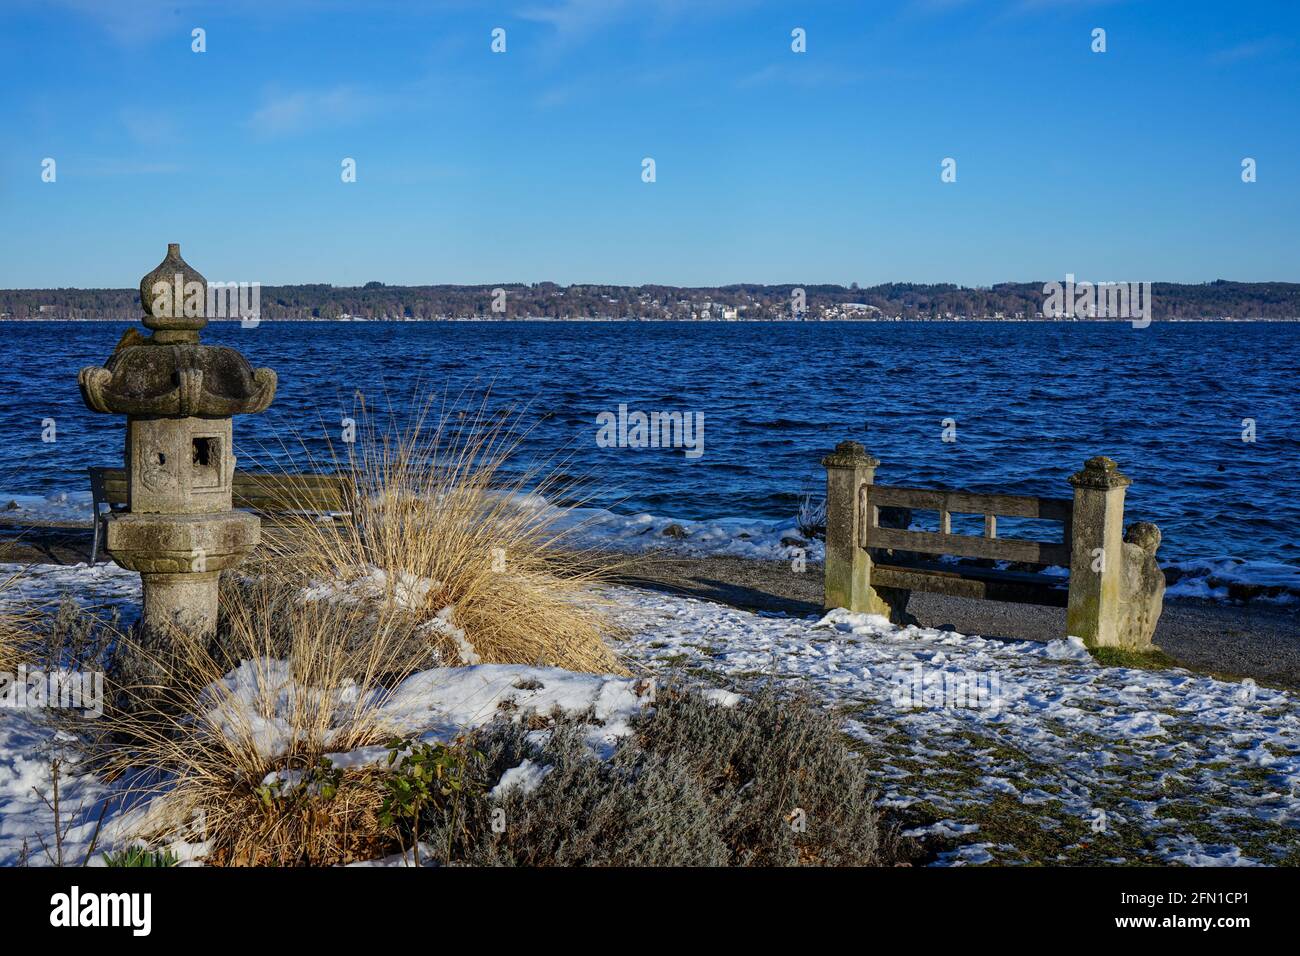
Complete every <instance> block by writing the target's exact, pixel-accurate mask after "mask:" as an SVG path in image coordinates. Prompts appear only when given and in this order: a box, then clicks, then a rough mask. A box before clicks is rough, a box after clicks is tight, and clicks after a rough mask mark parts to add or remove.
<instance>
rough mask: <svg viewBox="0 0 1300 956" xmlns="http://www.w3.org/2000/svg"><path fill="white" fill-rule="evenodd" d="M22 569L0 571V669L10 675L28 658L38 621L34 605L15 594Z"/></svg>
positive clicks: (30, 653) (38, 617)
mask: <svg viewBox="0 0 1300 956" xmlns="http://www.w3.org/2000/svg"><path fill="white" fill-rule="evenodd" d="M22 574H23V571H22V569H21V568H18V569H15V570H0V672H4V673H8V674H12V673H14V672H15V671H16V670H17V668H18V665H19V664H22V663H24V662H26V661H28V660H30V658H31V655H32V649H33V645H34V643H35V642H36V639H37V637H36V627H37V625H38V623H39V621H40V614H39V612H38V609H37V608H34V607H32V606H31V605H30V604H28V603H27V602H25V601H23V600H22V598H21V597H20V595H19V594H18V585H19V583H20V582H21V580H22Z"/></svg>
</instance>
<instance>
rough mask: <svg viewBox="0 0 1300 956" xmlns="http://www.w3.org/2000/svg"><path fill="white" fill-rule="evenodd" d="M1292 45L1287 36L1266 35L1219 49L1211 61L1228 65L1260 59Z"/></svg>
mask: <svg viewBox="0 0 1300 956" xmlns="http://www.w3.org/2000/svg"><path fill="white" fill-rule="evenodd" d="M1290 45H1291V41H1290V40H1288V39H1286V38H1285V37H1279V36H1270V37H1264V38H1262V39H1259V40H1250V41H1247V42H1245V43H1238V44H1237V45H1236V46H1232V47H1228V48H1227V49H1226V50H1219V51H1217V52H1216V53H1213V54H1212V55H1211V56H1210V62H1211V63H1217V64H1219V65H1221V66H1226V65H1228V64H1231V63H1242V62H1244V61H1247V60H1258V59H1259V58H1260V57H1265V56H1271V55H1272V54H1274V53H1280V52H1282V51H1283V50H1285V49H1286V48H1287V47H1289V46H1290Z"/></svg>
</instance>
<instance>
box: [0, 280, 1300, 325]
mask: <svg viewBox="0 0 1300 956" xmlns="http://www.w3.org/2000/svg"><path fill="white" fill-rule="evenodd" d="M800 288H802V289H803V295H804V305H805V307H806V308H805V311H804V312H803V313H802V316H803V317H804V318H807V319H811V320H817V319H823V318H840V319H844V318H894V317H896V316H897V317H901V318H905V319H932V320H939V321H943V320H946V319H953V318H967V319H983V318H1004V319H1015V318H1023V317H1029V318H1033V317H1035V316H1036V315H1037V313H1038V312H1039V311H1040V310H1041V309H1042V308H1043V301H1044V294H1043V283H1041V282H1036V283H1035V282H1007V283H1001V284H998V285H994V286H991V287H989V288H982V287H974V288H969V287H964V286H957V285H951V284H937V285H933V284H921V283H910V282H891V283H886V284H884V285H877V286H870V287H864V288H859V287H858V286H857V284H856V283H854V284H853V285H850V286H847V287H845V286H840V285H808V286H795V285H793V284H791V285H756V284H742V285H728V286H718V287H714V288H703V287H697V288H683V287H679V286H667V285H642V286H613V285H570V286H560V285H557V284H556V283H554V282H537V283H532V284H523V283H502V284H499V285H424V286H393V285H385V284H383V283H382V282H368V283H366V284H365V285H363V286H356V287H350V286H331V285H323V284H319V285H290V286H263V287H262V288H261V317H262V318H263V319H267V320H271V321H275V320H309V319H343V318H348V317H353V318H361V319H371V320H390V321H400V320H403V319H422V320H439V319H441V320H447V319H465V318H480V319H522V318H540V319H641V320H647V321H652V320H720V319H740V320H759V321H763V320H768V321H770V320H775V319H789V318H792V317H793V315H794V308H795V306H794V303H795V302H796V301H797V296H796V289H800ZM498 289H503V290H504V291H505V295H504V302H503V303H502V296H500V295H499V294H498V293H497V292H496V290H498ZM1152 299H1153V301H1154V312H1155V316H1154V317H1155V318H1156V319H1172V318H1178V319H1217V318H1226V317H1230V318H1234V319H1257V318H1264V319H1296V318H1300V283H1291V282H1229V281H1226V280H1223V279H1219V280H1216V281H1214V282H1206V283H1202V284H1198V285H1191V284H1181V283H1172V282H1157V283H1154V284H1153V286H1152ZM494 303H497V304H503V305H504V311H497V310H494V308H493V306H494ZM140 311H141V309H140V302H139V292H138V291H137V290H135V289H5V290H0V318H6V319H28V318H48V319H102V320H116V321H133V320H135V319H137V318H138V317H139V315H140Z"/></svg>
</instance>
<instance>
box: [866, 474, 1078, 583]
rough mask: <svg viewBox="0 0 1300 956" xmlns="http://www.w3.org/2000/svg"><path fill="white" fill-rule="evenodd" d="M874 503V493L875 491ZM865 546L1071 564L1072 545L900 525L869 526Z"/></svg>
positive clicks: (1063, 564) (924, 552) (972, 556)
mask: <svg viewBox="0 0 1300 956" xmlns="http://www.w3.org/2000/svg"><path fill="white" fill-rule="evenodd" d="M872 498H873V501H872V504H875V503H876V502H875V501H874V498H875V494H874V492H873V494H872ZM863 531H864V540H863V542H862V546H863V547H864V548H894V549H896V550H899V551H916V552H919V553H921V554H951V555H956V556H958V557H963V558H988V559H989V560H992V561H1024V562H1026V563H1030V564H1051V565H1060V566H1063V567H1068V566H1069V564H1070V546H1069V545H1067V544H1064V543H1061V542H1050V541H1018V540H1016V539H1014V538H977V537H975V536H973V535H966V534H939V533H936V532H933V531H902V530H899V529H897V528H874V527H870V526H868V527H866V528H864V529H863Z"/></svg>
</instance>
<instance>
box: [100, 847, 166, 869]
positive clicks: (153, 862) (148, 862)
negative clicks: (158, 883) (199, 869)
mask: <svg viewBox="0 0 1300 956" xmlns="http://www.w3.org/2000/svg"><path fill="white" fill-rule="evenodd" d="M178 863H180V860H179V859H178V858H177V856H176V854H175V853H173V852H172V851H171V850H150V849H149V848H148V847H143V846H130V847H127V848H126V849H125V850H119V851H118V852H116V853H105V854H104V865H105V866H113V867H133V868H134V867H157V866H176V865H177V864H178Z"/></svg>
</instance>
